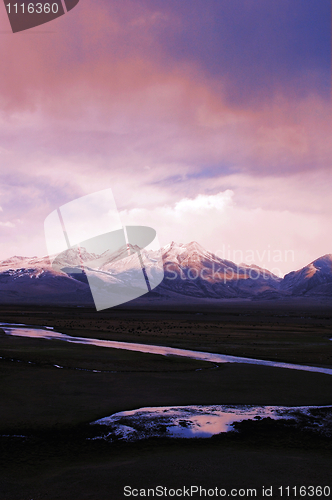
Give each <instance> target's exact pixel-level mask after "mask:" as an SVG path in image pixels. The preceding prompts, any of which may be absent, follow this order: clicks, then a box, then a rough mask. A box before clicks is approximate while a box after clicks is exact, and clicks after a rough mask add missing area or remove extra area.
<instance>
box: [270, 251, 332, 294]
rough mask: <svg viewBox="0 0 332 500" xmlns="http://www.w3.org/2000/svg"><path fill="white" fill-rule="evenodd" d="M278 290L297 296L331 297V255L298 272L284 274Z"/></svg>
mask: <svg viewBox="0 0 332 500" xmlns="http://www.w3.org/2000/svg"><path fill="white" fill-rule="evenodd" d="M280 290H281V291H286V292H288V293H290V294H292V295H297V296H299V295H306V296H312V295H326V296H332V254H327V255H324V256H323V257H320V258H319V259H316V260H314V261H313V262H311V263H310V264H308V265H307V266H305V267H303V268H302V269H300V270H299V271H292V272H291V273H289V274H286V276H285V277H284V279H283V280H282V282H281V284H280Z"/></svg>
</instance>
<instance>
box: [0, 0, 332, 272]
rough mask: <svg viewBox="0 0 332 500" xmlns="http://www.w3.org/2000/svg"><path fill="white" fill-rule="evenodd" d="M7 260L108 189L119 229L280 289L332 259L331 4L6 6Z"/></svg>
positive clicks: (196, 0) (0, 92) (195, 1)
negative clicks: (254, 274) (28, 20)
mask: <svg viewBox="0 0 332 500" xmlns="http://www.w3.org/2000/svg"><path fill="white" fill-rule="evenodd" d="M0 67H1V75H0V207H1V208H0V236H1V237H0V259H5V258H8V257H11V256H13V255H24V256H33V255H38V256H42V255H46V254H47V248H46V243H45V236H44V220H45V219H46V217H47V216H48V215H49V214H50V213H51V212H52V211H54V210H55V209H57V207H60V206H62V205H64V204H66V203H68V202H70V201H72V200H74V199H76V198H79V197H81V196H84V195H87V194H90V193H93V192H96V191H99V190H102V189H106V188H111V189H112V191H113V195H114V199H115V201H116V205H117V208H118V210H119V214H120V218H121V221H122V223H123V224H129V225H135V224H138V225H147V226H151V227H153V228H154V229H156V231H157V234H158V237H159V241H160V244H161V245H166V244H167V243H170V242H171V241H176V242H178V243H188V242H190V241H197V242H198V243H200V244H201V245H202V246H203V247H204V248H206V249H207V250H209V251H211V252H214V253H216V254H217V255H218V256H219V257H222V258H227V259H229V260H233V261H235V262H237V263H240V262H246V263H249V264H250V263H255V264H257V265H260V266H262V267H266V268H268V269H270V270H274V272H275V273H276V274H280V275H283V274H284V273H287V272H290V271H292V270H295V269H299V268H301V267H303V266H305V265H306V264H308V263H309V262H311V261H313V260H314V259H316V258H318V257H319V256H321V255H324V254H326V253H332V231H331V208H332V207H331V204H332V201H331V200H332V197H331V194H330V190H331V185H332V184H331V181H332V175H331V158H332V141H331V4H330V1H329V0H319V2H313V1H312V0H269V1H267V0H121V1H119V0H98V2H96V1H92V0H80V2H79V4H78V5H77V6H76V7H75V8H74V9H73V10H72V11H70V12H69V13H68V14H66V15H65V16H62V17H59V18H58V19H56V20H54V21H52V22H50V23H48V24H45V25H42V26H39V27H36V28H33V29H30V30H27V31H23V32H19V33H15V34H13V33H11V31H10V25H9V21H8V18H7V15H6V11H5V7H4V5H3V4H0Z"/></svg>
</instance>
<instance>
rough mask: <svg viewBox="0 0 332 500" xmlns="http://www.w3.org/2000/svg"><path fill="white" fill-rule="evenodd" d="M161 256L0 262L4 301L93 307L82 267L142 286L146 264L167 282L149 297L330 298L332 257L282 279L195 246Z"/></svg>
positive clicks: (125, 253) (79, 254) (173, 247)
mask: <svg viewBox="0 0 332 500" xmlns="http://www.w3.org/2000/svg"><path fill="white" fill-rule="evenodd" d="M161 255H162V259H161V258H160V252H153V251H148V250H145V249H143V250H141V251H140V252H139V253H138V252H137V248H135V247H131V248H127V247H123V248H121V249H119V250H118V251H117V252H113V253H111V252H107V251H106V252H104V253H103V254H102V255H95V254H92V253H88V252H87V251H85V249H84V248H81V249H77V248H71V249H69V250H67V251H66V252H64V253H63V254H61V256H58V257H57V258H56V259H55V260H54V261H53V262H52V263H51V261H50V258H49V257H42V258H39V257H32V258H27V257H18V256H14V257H11V258H10V259H6V260H3V261H0V303H33V304H64V305H65V304H67V305H74V304H79V305H90V306H93V299H92V296H91V292H90V288H89V285H88V282H87V279H86V276H85V273H84V272H82V269H83V268H85V269H86V270H88V271H89V272H92V273H93V274H94V277H95V278H97V279H98V280H100V282H101V283H102V285H103V286H105V290H107V287H108V286H110V285H111V286H112V287H113V292H114V285H116V287H119V290H121V288H123V287H124V286H128V284H129V286H131V287H132V288H133V289H134V288H136V287H139V286H140V285H139V282H140V280H141V276H142V266H143V267H144V269H145V272H146V274H147V276H149V279H152V280H153V276H154V275H155V276H157V275H158V273H159V275H160V272H161V269H162V268H163V270H164V279H163V281H162V282H161V283H160V284H159V285H158V286H157V287H156V288H155V289H154V290H153V291H152V292H149V293H148V294H146V297H149V296H150V297H160V298H163V297H164V298H165V299H166V298H168V297H173V298H174V297H180V296H182V297H187V298H188V299H190V297H197V298H214V299H223V298H226V299H227V298H247V299H248V298H249V299H250V298H251V299H253V298H255V299H260V298H261V299H265V298H270V299H271V298H282V297H286V296H315V295H318V296H332V255H325V256H324V257H321V258H319V259H317V260H315V261H314V262H312V263H311V264H309V265H308V266H306V267H304V268H303V269H300V270H299V271H293V272H291V273H289V274H287V275H286V276H285V277H284V279H281V278H278V277H277V276H275V275H274V274H272V273H271V272H270V271H268V270H266V269H262V268H260V267H258V266H254V265H252V266H248V265H245V264H241V265H236V264H234V263H233V262H231V261H228V260H225V259H221V258H219V257H217V256H216V255H214V254H213V253H211V252H208V251H207V250H205V249H204V248H203V247H202V246H200V245H199V244H198V243H196V242H191V243H188V244H181V243H180V244H177V243H175V242H172V243H171V244H169V245H166V246H165V247H164V248H162V251H161Z"/></svg>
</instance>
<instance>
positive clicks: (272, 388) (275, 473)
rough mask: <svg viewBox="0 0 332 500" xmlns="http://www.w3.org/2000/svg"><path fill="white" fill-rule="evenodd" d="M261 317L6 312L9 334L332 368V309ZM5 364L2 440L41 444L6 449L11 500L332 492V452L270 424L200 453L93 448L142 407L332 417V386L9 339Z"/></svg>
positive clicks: (310, 376)
mask: <svg viewBox="0 0 332 500" xmlns="http://www.w3.org/2000/svg"><path fill="white" fill-rule="evenodd" d="M248 307H249V306H248V305H244V306H243V308H242V309H241V308H239V306H238V305H236V307H235V306H234V309H232V308H228V309H227V310H214V311H206V310H197V308H196V309H195V310H189V311H186V312H182V313H180V312H171V311H163V312H158V311H150V312H146V311H121V310H111V311H108V312H105V313H95V312H93V311H91V310H90V311H89V310H81V309H74V310H69V309H64V308H62V309H61V308H59V309H54V310H51V311H48V310H46V309H43V308H39V309H38V308H30V309H26V310H21V309H16V308H3V310H2V312H1V314H0V320H2V321H8V322H9V321H17V322H20V323H28V324H39V325H50V326H54V327H55V328H56V329H57V330H58V331H61V332H64V333H69V334H71V335H80V336H89V337H98V338H108V339H112V340H127V341H135V342H146V343H154V344H160V345H163V344H164V345H170V346H175V347H182V348H189V349H197V350H205V351H214V352H221V353H228V354H238V355H241V356H248V357H256V358H262V359H277V360H279V361H288V362H298V363H301V364H317V365H321V366H331V354H332V351H331V347H332V342H331V341H330V340H329V338H330V337H332V333H331V324H332V321H331V316H330V313H329V310H328V309H324V308H318V309H314V310H309V309H308V308H306V310H301V309H299V308H298V307H294V310H292V309H287V308H285V309H282V310H278V309H267V308H266V307H262V308H261V309H260V308H259V306H257V305H254V306H251V309H250V308H249V309H248ZM197 312H199V313H200V314H198V315H197V314H196V313H197ZM0 356H2V357H3V358H4V359H2V360H0V389H1V395H0V398H1V399H0V401H1V406H0V432H1V434H2V435H4V434H24V435H26V436H28V438H27V439H26V440H22V439H20V438H14V437H2V438H1V439H0V446H1V482H0V498H1V499H4V500H21V499H22V500H23V499H24V500H28V499H33V500H36V499H71V500H79V499H82V500H83V499H95V500H99V499H100V500H103V499H112V500H113V499H114V500H118V499H121V498H125V497H124V496H123V486H124V485H126V484H128V485H132V486H133V487H134V486H136V487H146V488H147V487H152V486H156V485H158V484H161V485H164V486H168V487H178V486H180V485H181V486H182V485H191V484H198V485H202V486H205V487H209V488H211V487H215V486H218V487H225V488H240V487H244V488H250V487H255V488H257V489H258V490H259V491H260V489H261V487H262V486H263V485H265V486H270V485H274V487H275V488H276V487H278V486H280V485H283V486H287V485H289V486H293V485H298V486H301V485H302V484H303V485H310V484H314V485H319V484H321V485H323V486H324V485H326V484H329V483H330V486H331V487H332V484H331V483H332V481H331V480H330V477H331V473H330V471H331V466H332V454H331V448H330V444H329V443H330V440H329V439H323V438H318V437H317V436H316V437H315V436H311V435H306V434H305V433H303V432H301V430H296V431H294V430H290V429H286V428H285V429H280V428H277V427H273V426H272V427H271V426H270V427H269V426H268V427H267V428H266V427H264V425H263V424H262V423H260V422H256V423H255V429H253V428H250V429H248V428H245V429H244V430H243V432H242V433H241V434H238V435H235V436H231V435H227V436H221V437H218V438H214V439H210V440H191V441H190V442H188V441H185V442H183V441H180V442H179V441H167V440H151V441H146V442H141V443H136V444H120V443H119V444H116V445H108V444H105V443H101V442H100V441H99V442H97V441H86V440H85V439H84V437H85V436H86V432H88V431H87V429H88V427H87V426H86V424H87V423H88V422H90V421H92V420H94V419H97V418H100V417H103V416H107V415H110V414H112V413H114V412H117V411H121V410H125V409H134V408H139V407H142V406H163V405H187V404H257V405H264V404H268V405H290V406H295V405H327V404H331V402H332V397H331V396H332V377H331V376H328V375H323V374H318V373H309V372H301V371H295V370H285V369H276V368H270V367H264V366H254V365H237V364H224V365H221V366H220V367H219V368H215V367H214V365H212V364H210V363H204V362H200V361H194V360H186V359H183V358H175V357H173V358H168V357H167V358H165V357H163V356H156V355H149V354H142V353H134V352H127V351H119V350H113V349H105V348H99V347H94V346H84V345H72V344H67V343H64V342H61V341H47V340H34V339H23V338H18V337H4V336H2V337H1V338H0ZM10 359H12V360H13V361H11V360H10ZM29 361H30V362H31V363H32V364H30V363H28V362H29ZM54 364H57V365H61V366H64V367H65V368H64V369H58V368H55V367H54V366H52V365H54ZM76 368H82V369H84V370H102V373H94V372H93V371H82V370H77V369H76ZM198 368H199V369H200V371H196V370H197V369H198ZM111 372H115V373H111ZM256 429H257V430H256ZM275 493H277V490H276V489H275ZM256 498H261V496H257V497H256ZM273 498H280V496H274V497H273Z"/></svg>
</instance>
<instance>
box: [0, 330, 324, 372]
mask: <svg viewBox="0 0 332 500" xmlns="http://www.w3.org/2000/svg"><path fill="white" fill-rule="evenodd" d="M18 326H19V328H18ZM21 326H25V328H21ZM0 328H2V329H3V330H4V331H5V333H6V334H7V335H15V336H19V337H31V338H40V339H48V340H62V341H65V342H71V343H74V344H86V345H94V346H98V347H109V348H111V349H125V350H128V351H137V352H144V353H149V354H160V355H162V356H182V357H186V358H191V359H199V360H203V361H211V362H212V363H246V364H253V365H264V366H274V367H275V368H288V369H292V370H304V371H309V372H318V373H326V374H328V375H332V368H322V367H319V366H305V365H296V364H292V363H281V362H277V361H266V360H262V359H253V358H242V357H240V356H228V355H226V354H216V353H210V352H201V351H191V350H188V349H177V348H175V347H167V346H158V345H149V344H136V343H131V342H118V341H115V340H100V339H93V338H85V337H72V336H70V335H66V334H64V333H59V332H56V331H54V330H50V329H49V328H50V327H28V326H27V325H15V324H12V323H0Z"/></svg>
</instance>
